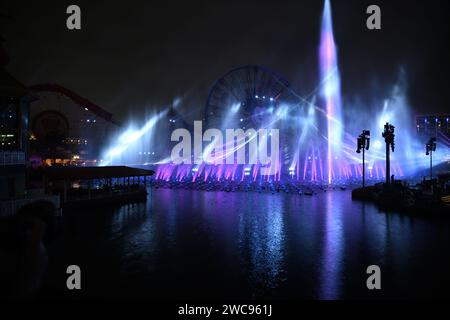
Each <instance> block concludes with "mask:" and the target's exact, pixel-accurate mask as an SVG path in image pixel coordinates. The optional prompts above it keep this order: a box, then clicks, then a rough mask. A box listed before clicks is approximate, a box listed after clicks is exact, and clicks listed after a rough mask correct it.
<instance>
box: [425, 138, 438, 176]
mask: <svg viewBox="0 0 450 320" xmlns="http://www.w3.org/2000/svg"><path fill="white" fill-rule="evenodd" d="M425 147H426V153H425V154H426V155H427V156H430V180H433V151H436V138H430V140H428V142H427V144H426V145H425Z"/></svg>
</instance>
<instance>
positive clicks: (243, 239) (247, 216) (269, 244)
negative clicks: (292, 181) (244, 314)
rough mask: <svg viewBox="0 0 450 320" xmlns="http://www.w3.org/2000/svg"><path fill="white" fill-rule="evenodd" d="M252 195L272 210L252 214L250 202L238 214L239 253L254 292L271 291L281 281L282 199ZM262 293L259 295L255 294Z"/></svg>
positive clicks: (282, 259)
mask: <svg viewBox="0 0 450 320" xmlns="http://www.w3.org/2000/svg"><path fill="white" fill-rule="evenodd" d="M255 196H256V197H257V196H258V195H251V196H250V197H251V198H252V200H253V201H258V202H259V205H262V206H264V207H267V208H269V207H270V208H271V210H267V211H262V212H255V206H254V202H253V201H249V203H248V207H247V209H248V210H245V211H241V212H240V214H239V252H240V254H241V261H242V263H243V266H244V268H246V269H247V270H248V272H249V280H250V283H251V285H253V286H255V288H257V290H262V291H264V290H265V289H266V288H269V289H274V288H276V287H277V286H278V285H279V283H280V282H281V281H282V280H283V272H284V269H283V268H284V263H285V262H284V254H285V247H284V242H285V232H284V220H283V198H282V197H266V196H265V197H260V199H256V198H255ZM258 294H262V292H258Z"/></svg>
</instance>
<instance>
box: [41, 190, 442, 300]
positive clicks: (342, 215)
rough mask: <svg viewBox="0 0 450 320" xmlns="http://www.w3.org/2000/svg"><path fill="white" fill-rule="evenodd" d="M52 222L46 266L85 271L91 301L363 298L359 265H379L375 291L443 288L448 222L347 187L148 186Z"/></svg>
mask: <svg viewBox="0 0 450 320" xmlns="http://www.w3.org/2000/svg"><path fill="white" fill-rule="evenodd" d="M64 219H65V223H64V224H65V226H66V230H65V232H64V237H63V239H62V241H61V242H60V243H58V245H59V247H60V250H61V251H60V253H59V254H56V255H55V257H56V259H59V260H60V261H56V266H57V267H54V268H61V270H60V271H58V272H57V273H58V274H61V275H65V269H64V268H65V267H64V266H67V263H70V264H74V263H75V264H79V265H81V266H82V267H83V268H86V270H89V272H88V273H87V274H88V276H87V277H86V278H85V279H84V281H85V283H86V285H85V287H89V288H93V287H95V290H97V291H95V294H96V296H100V297H101V296H112V297H127V296H130V295H131V296H135V297H146V298H151V297H154V298H180V299H185V298H196V297H197V298H233V299H236V298H261V297H263V298H264V297H275V298H319V299H336V298H360V297H371V296H370V295H369V293H368V290H367V289H366V287H365V281H366V279H367V277H366V274H365V272H366V268H367V266H369V265H371V264H378V265H380V267H381V268H382V272H383V281H384V282H383V285H382V287H383V290H382V291H383V292H382V294H383V295H385V296H389V297H428V296H433V295H435V292H436V290H437V289H436V288H438V289H442V290H446V288H447V287H448V286H450V280H449V277H448V276H447V272H448V270H449V269H450V257H449V256H450V254H449V252H450V227H449V224H448V223H446V222H442V221H439V222H436V221H433V220H423V219H416V218H414V219H412V218H407V217H404V216H401V215H398V214H389V215H386V214H384V213H380V212H379V211H378V210H377V208H376V207H374V206H373V205H370V204H362V203H360V202H354V201H352V200H351V195H350V192H348V191H340V190H335V191H330V192H326V193H320V194H318V195H315V196H312V197H307V196H298V195H288V194H282V193H277V194H274V195H272V194H257V193H245V192H235V193H232V192H230V193H224V192H203V191H189V190H171V189H158V190H153V195H152V196H149V201H147V203H142V204H133V205H125V206H122V207H120V208H117V209H107V208H104V209H102V210H97V211H95V212H89V213H86V214H83V213H77V214H74V215H66V216H65V217H64ZM429 275H433V276H432V277H430V276H429ZM111 279H115V280H114V282H112V283H111ZM50 280H51V279H50ZM53 282H54V283H62V285H64V283H65V282H64V281H63V282H60V281H59V279H57V280H53ZM118 283H119V284H120V285H118ZM90 290H91V291H89V290H86V291H83V294H90V293H92V290H93V289H90ZM60 292H63V293H64V292H65V288H64V287H62V288H61V289H60ZM60 292H59V294H60Z"/></svg>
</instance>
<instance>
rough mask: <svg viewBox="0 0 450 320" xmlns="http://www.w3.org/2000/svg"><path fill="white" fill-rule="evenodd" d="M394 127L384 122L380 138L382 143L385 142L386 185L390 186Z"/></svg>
mask: <svg viewBox="0 0 450 320" xmlns="http://www.w3.org/2000/svg"><path fill="white" fill-rule="evenodd" d="M394 131H395V127H394V126H393V125H392V124H389V122H386V124H385V125H384V131H383V133H382V136H383V138H384V141H385V142H386V185H388V186H389V185H390V182H391V158H390V149H392V152H394V148H395V142H394V138H395V134H394Z"/></svg>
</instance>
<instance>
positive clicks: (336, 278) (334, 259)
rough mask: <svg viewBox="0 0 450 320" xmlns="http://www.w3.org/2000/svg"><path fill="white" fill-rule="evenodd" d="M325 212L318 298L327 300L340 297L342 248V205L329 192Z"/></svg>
mask: <svg viewBox="0 0 450 320" xmlns="http://www.w3.org/2000/svg"><path fill="white" fill-rule="evenodd" d="M325 210H326V211H325V213H324V214H325V224H324V230H323V248H322V259H321V261H322V268H321V283H320V294H319V298H320V299H326V300H329V299H337V298H339V296H340V290H341V281H342V267H343V257H342V255H343V246H344V229H343V221H342V203H341V202H336V201H334V198H333V197H332V193H331V192H328V193H327V194H326V207H325Z"/></svg>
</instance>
